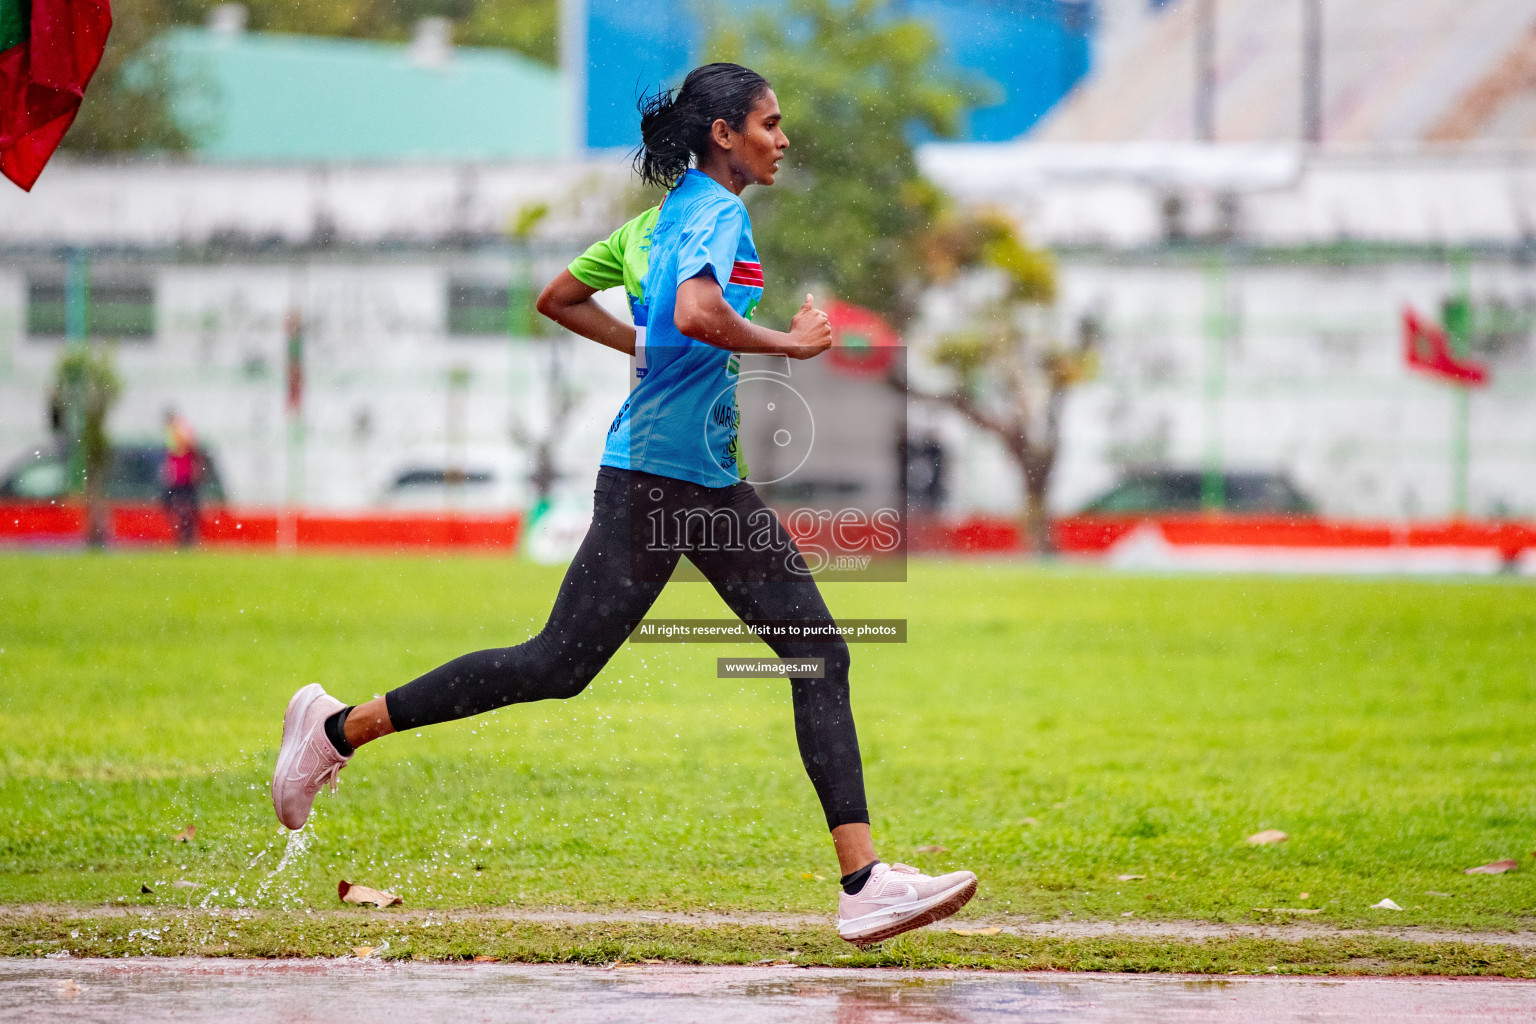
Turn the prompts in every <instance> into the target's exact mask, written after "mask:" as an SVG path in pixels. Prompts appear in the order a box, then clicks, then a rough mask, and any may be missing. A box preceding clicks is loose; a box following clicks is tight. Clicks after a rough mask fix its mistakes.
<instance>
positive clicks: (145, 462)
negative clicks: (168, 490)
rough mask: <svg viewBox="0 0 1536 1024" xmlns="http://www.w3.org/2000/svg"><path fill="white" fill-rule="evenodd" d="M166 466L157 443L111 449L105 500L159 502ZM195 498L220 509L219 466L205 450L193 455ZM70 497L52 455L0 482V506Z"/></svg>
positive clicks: (27, 461)
mask: <svg viewBox="0 0 1536 1024" xmlns="http://www.w3.org/2000/svg"><path fill="white" fill-rule="evenodd" d="M164 464H165V445H164V444H160V443H158V442H124V443H120V444H114V445H113V446H112V465H111V468H110V470H109V471H108V475H107V500H108V501H112V502H119V503H123V504H149V503H154V502H158V501H160V500H161V499H162V498H163V497H164V494H165V484H164V482H163V481H162V480H161V477H160V470H161V467H162V466H163V465H164ZM197 469H198V473H197V480H198V483H197V496H198V500H199V501H200V502H201V503H202V504H204V505H222V504H224V483H223V481H222V480H221V479H220V478H219V469H218V465H217V464H216V463H215V462H214V459H213V456H211V455H209V454H208V452H207V451H206V450H199V451H198V466H197ZM68 493H69V465H68V459H67V456H66V455H65V454H64V453H63V452H61V451H59V450H57V449H48V448H44V449H39V450H37V451H34V452H33V453H32V454H31V455H28V456H26V457H24V458H22V459H20V460H18V461H17V462H16V463H14V464H13V465H12V466H11V467H10V469H9V470H7V471H6V474H5V476H4V478H0V501H8V502H30V501H57V500H58V499H59V498H62V497H64V496H65V495H66V494H68Z"/></svg>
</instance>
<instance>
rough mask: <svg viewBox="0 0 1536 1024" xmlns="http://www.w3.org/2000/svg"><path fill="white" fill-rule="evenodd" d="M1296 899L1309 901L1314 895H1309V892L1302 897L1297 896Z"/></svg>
mask: <svg viewBox="0 0 1536 1024" xmlns="http://www.w3.org/2000/svg"><path fill="white" fill-rule="evenodd" d="M1296 898H1297V899H1299V900H1309V899H1311V898H1312V894H1311V893H1309V892H1304V893H1302V894H1301V895H1300V896H1297V897H1296Z"/></svg>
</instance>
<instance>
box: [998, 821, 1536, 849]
mask: <svg viewBox="0 0 1536 1024" xmlns="http://www.w3.org/2000/svg"><path fill="white" fill-rule="evenodd" d="M1019 824H1020V825H1038V824H1040V822H1039V820H1038V819H1036V818H1020V819H1019ZM1531 856H1533V857H1536V854H1532V855H1531Z"/></svg>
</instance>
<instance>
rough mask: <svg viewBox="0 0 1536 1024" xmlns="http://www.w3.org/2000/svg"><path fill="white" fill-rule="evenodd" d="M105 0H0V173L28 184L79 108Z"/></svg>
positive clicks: (102, 39) (108, 12)
mask: <svg viewBox="0 0 1536 1024" xmlns="http://www.w3.org/2000/svg"><path fill="white" fill-rule="evenodd" d="M111 28H112V9H111V7H110V6H109V4H108V0H0V174H4V175H5V176H6V177H7V178H10V179H11V180H12V181H14V182H15V183H16V184H18V185H20V186H21V187H22V188H24V189H27V190H30V189H31V188H32V184H33V182H35V181H37V176H38V175H39V174H42V173H43V166H44V165H45V164H47V163H48V158H49V157H51V156H53V151H54V150H55V149H57V148H58V147H59V142H60V140H61V139H63V138H64V133H65V132H67V131H69V126H70V125H71V124H73V123H74V120H75V114H76V113H77V112H78V111H79V110H80V98H81V97H82V96H83V95H85V86H86V83H87V82H89V81H90V80H91V75H93V74H95V73H96V65H98V64H100V63H101V51H102V50H103V49H104V48H105V47H106V45H107V33H108V32H109V31H110V30H111Z"/></svg>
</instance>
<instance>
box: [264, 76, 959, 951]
mask: <svg viewBox="0 0 1536 1024" xmlns="http://www.w3.org/2000/svg"><path fill="white" fill-rule="evenodd" d="M780 119H781V115H780V112H779V104H778V99H777V97H775V95H774V93H773V90H772V89H770V88H769V86H768V83H767V82H766V81H765V80H764V79H763V78H762V77H761V76H759V75H758V74H756V73H755V72H753V71H750V70H748V69H747V68H743V67H740V66H738V65H735V64H710V65H706V66H704V67H701V68H697V69H695V70H694V71H693V72H692V73H690V74H689V75H688V77H687V78H686V79H685V80H684V82H683V85H682V88H681V89H679V90H677V91H676V92H675V93H672V92H670V91H669V92H663V93H660V94H658V95H657V96H656V97H654V98H652V99H650V100H648V101H646V102H644V103H643V104H642V106H641V119H640V128H641V135H642V138H643V147H642V149H641V152H640V153H639V155H638V157H637V159H636V163H637V168H638V170H639V172H640V175H641V177H642V178H643V179H644V180H645V181H647V182H649V183H651V184H655V185H660V186H662V187H665V188H668V189H669V190H670V191H669V192H668V195H667V197H666V200H665V202H664V203H663V205H662V207H661V210H660V213H659V216H656V219H655V224H654V227H653V228H651V230H650V231H649V232H647V231H646V230H644V229H645V228H647V227H650V224H649V223H646V224H643V225H635V226H634V230H630V231H628V232H625V231H623V230H622V229H621V231H620V232H619V233H616V234H615V236H614V237H613V238H611V239H609V240H607V241H606V242H603V243H599V244H598V245H597V246H594V247H593V249H592V250H589V252H588V253H587V254H586V255H585V256H584V257H582V258H581V259H578V260H577V261H576V262H575V263H573V264H572V265H571V269H570V270H567V271H565V272H563V273H562V274H561V275H560V276H559V277H558V278H556V279H555V280H554V281H553V282H551V283H550V284H549V286H548V287H546V288H545V290H544V292H543V294H542V295H540V297H539V309H540V311H541V312H543V313H544V314H545V315H547V316H549V317H550V318H552V319H553V320H555V321H556V322H558V323H560V324H561V325H562V326H564V327H566V328H567V329H569V330H571V331H573V332H575V333H577V334H580V335H582V336H584V337H587V338H590V339H591V340H593V341H596V342H599V343H601V344H604V345H607V346H609V347H611V348H615V349H618V350H620V351H625V352H629V353H631V354H635V355H637V356H638V357H640V358H641V359H642V360H643V371H641V372H640V375H639V376H638V378H637V379H636V380H635V381H634V382H633V390H632V391H631V392H630V396H629V399H628V400H627V401H626V402H625V403H624V405H623V407H622V408H621V409H620V411H619V414H618V416H617V418H616V419H615V420H614V422H613V425H612V426H611V427H610V428H609V431H608V440H607V444H606V447H605V450H604V453H603V458H602V465H601V468H600V469H599V471H598V475H597V487H596V492H595V509H594V513H593V519H592V526H591V528H590V529H589V531H588V533H587V536H586V538H585V539H584V540H583V541H582V544H581V548H580V550H579V551H578V552H577V554H576V557H575V558H574V560H573V561H572V562H571V565H570V568H569V569H568V570H567V572H566V575H565V579H564V581H563V582H562V583H561V585H560V590H559V593H558V594H557V595H556V597H555V605H554V609H553V610H552V611H551V613H550V616H549V621H548V623H547V624H546V625H545V626H544V629H543V630H542V631H541V632H540V633H539V634H538V635H537V636H535V637H533V638H532V639H530V640H528V641H527V642H525V643H523V644H520V645H518V646H516V647H506V648H497V649H492V650H485V651H477V652H474V653H472V654H466V655H464V656H462V657H460V658H457V659H455V660H453V661H450V662H448V663H447V664H446V665H443V666H440V667H439V668H436V669H433V670H432V671H430V672H428V673H427V674H426V675H424V676H421V677H420V678H418V679H416V680H413V681H412V682H409V683H407V684H405V685H404V686H401V687H398V688H397V689H394V690H391V691H390V692H389V693H387V694H385V695H384V696H383V697H379V698H375V699H373V700H371V701H368V702H367V703H364V704H359V705H357V706H355V707H351V706H346V705H343V704H342V703H341V702H340V701H338V700H336V699H335V698H333V697H331V696H329V695H328V694H326V692H325V691H324V689H323V688H321V686H320V685H319V684H317V683H312V684H310V685H308V686H305V687H304V688H302V689H301V690H299V691H298V693H296V694H295V695H294V696H293V699H292V700H291V701H289V704H288V709H287V712H286V714H285V716H284V719H283V739H282V746H281V748H280V749H279V752H278V758H277V766H276V770H275V772H274V774H273V779H272V802H273V806H274V807H275V808H276V810H277V816H278V818H279V820H281V821H282V823H283V824H284V825H286V826H287V827H288V828H290V829H298V828H302V827H303V825H304V823H305V822H306V821H307V820H308V818H309V812H310V808H311V807H312V805H313V803H314V798H315V796H316V795H317V794H318V793H319V791H320V790H321V789H322V788H323V787H324V786H325V785H327V784H330V785H331V786H332V787H333V788H334V786H335V781H336V777H337V775H338V773H339V772H340V771H341V769H342V768H343V767H344V766H345V765H346V764H347V763H348V761H349V760H350V759H351V757H352V755H353V753H354V752H355V750H356V748H358V747H360V746H362V745H363V744H365V743H369V742H372V741H373V740H376V739H378V738H380V737H381V736H387V735H389V734H390V733H393V732H401V731H404V730H406V729H418V728H421V727H422V726H426V725H433V724H436V723H438V722H447V721H452V720H454V719H458V718H465V717H468V716H470V715H478V714H484V713H485V712H487V711H491V710H494V709H496V708H499V707H504V706H506V705H508V704H517V703H522V702H526V701H534V700H546V699H552V698H558V699H564V698H570V697H574V696H576V695H577V694H579V693H581V691H582V690H583V689H585V688H586V686H587V684H588V683H589V682H591V681H592V679H593V678H594V677H595V676H596V675H597V673H598V672H599V671H601V670H602V668H603V666H604V665H605V664H606V663H607V662H608V660H609V658H611V657H612V656H613V654H614V652H615V651H616V650H618V648H619V646H620V645H622V644H623V643H624V641H625V639H626V638H627V637H628V636H629V634H630V632H631V631H632V630H633V629H634V627H635V625H636V624H637V623H638V622H639V621H640V620H641V618H643V617H644V615H645V613H646V612H647V611H648V610H649V609H650V607H651V605H652V603H653V602H654V601H655V600H656V598H657V596H658V595H659V594H660V593H661V590H662V587H663V586H664V585H665V584H666V582H667V580H668V579H669V578H670V576H671V575H672V571H673V569H674V568H675V567H676V565H677V562H678V559H679V558H680V557H681V556H682V555H683V554H687V555H688V557H689V559H690V560H691V561H692V562H693V563H694V564H695V566H697V568H698V569H699V570H700V571H701V572H703V574H704V575H705V576H706V577H707V578H708V579H709V580H710V582H711V583H712V584H713V585H714V587H715V589H716V591H718V592H719V594H720V596H721V597H722V598H723V599H724V600H725V602H726V604H727V605H729V606H730V608H731V610H732V611H734V612H735V613H736V614H737V615H738V616H740V618H741V619H742V620H743V621H744V622H746V623H747V624H748V625H753V624H758V623H770V622H779V623H782V622H786V621H791V622H796V623H804V624H805V625H806V626H807V627H818V626H819V627H828V626H830V625H831V624H832V621H833V620H832V616H831V614H830V613H829V612H828V610H827V607H826V604H825V603H824V602H823V601H822V598H821V594H820V592H819V591H818V590H817V587H816V584H815V581H814V579H813V578H812V576H811V575H810V573H809V572H807V571H806V569H805V564H804V562H803V560H801V559H800V558H799V554H798V551H797V549H796V548H795V545H794V542H793V540H792V539H791V538H790V537H789V536H788V535H787V534H786V533H785V531H784V530H783V528H782V526H781V525H780V524H779V521H778V519H777V518H776V517H775V516H774V515H773V513H772V512H771V511H769V510H768V509H767V507H766V506H765V505H764V504H763V502H762V500H761V499H760V498H759V497H758V495H757V492H756V491H754V490H753V488H752V486H751V484H749V483H747V482H745V480H743V479H742V477H744V476H745V471H744V467H743V466H742V462H741V459H740V453H739V451H738V445H737V421H738V419H739V415H738V413H737V409H736V402H735V395H734V384H735V382H736V379H737V373H738V369H739V363H740V354H742V353H765V354H774V355H784V356H788V357H790V358H792V359H810V358H812V357H814V356H817V355H819V354H820V353H822V352H824V351H826V350H827V348H828V347H829V346H830V345H831V343H832V334H831V329H830V327H829V325H828V323H827V318H826V315H825V314H824V313H823V312H822V311H821V310H819V309H816V308H814V306H813V304H812V298H811V296H809V295H807V296H806V299H805V303H804V305H803V306H802V307H801V309H800V311H799V312H798V313H796V314H795V316H794V319H793V320H792V321H791V324H790V329H789V332H788V333H781V332H778V331H773V330H769V329H767V328H765V327H761V326H758V325H756V324H754V323H752V322H751V320H750V317H751V314H752V311H753V309H754V308H755V307H756V305H757V303H758V300H759V299H760V298H761V296H762V283H763V278H762V269H761V266H760V265H759V263H758V259H757V251H756V249H755V247H754V246H753V242H752V226H751V222H750V221H749V219H748V217H747V211H746V207H745V205H744V204H743V203H742V201H741V198H740V196H741V193H742V191H743V190H744V189H745V188H746V187H747V186H748V185H754V184H756V185H772V184H773V181H774V177H775V175H776V174H777V171H778V165H779V161H780V160H781V159H782V158H783V156H784V151H785V149H787V148H788V146H789V140H788V139H787V138H786V137H785V135H784V132H783V130H782V129H781V128H780V126H779V122H780ZM647 213H648V214H650V213H651V211H648V212H647ZM643 216H646V215H643ZM648 219H649V218H648V216H647V220H648ZM603 246H606V247H607V253H606V257H605V256H604V254H603V253H602V252H600V251H599V250H600V247H603ZM615 246H617V248H618V250H619V251H617V252H615V251H614V249H615ZM642 249H648V252H643V251H642ZM594 254H595V257H596V259H597V260H598V263H599V264H601V263H602V262H603V261H604V259H606V261H607V264H608V266H609V267H610V269H611V268H612V264H613V263H614V262H615V261H616V262H617V263H618V264H619V269H620V270H621V271H623V270H628V271H629V273H628V274H627V275H626V274H623V273H622V272H621V273H620V277H621V278H622V277H625V276H627V277H631V278H635V281H634V282H633V283H634V287H633V289H631V288H630V287H628V285H629V282H626V285H627V287H626V290H627V291H630V296H631V308H632V310H633V312H634V315H635V321H636V326H630V325H628V324H624V323H622V322H620V321H619V320H617V319H615V318H614V317H613V316H612V315H610V314H609V313H608V312H606V311H605V310H604V309H603V308H602V307H601V306H599V305H598V304H597V303H596V302H595V301H593V298H592V296H593V295H594V293H595V292H596V291H597V290H598V287H599V286H601V285H605V284H611V283H612V281H611V280H609V279H608V278H607V277H605V276H604V274H602V273H599V272H595V271H594V270H593V266H594V264H593V258H594ZM584 260H585V261H586V262H585V263H584V262H583V261H584ZM642 275H643V282H644V283H643V286H642V285H640V283H639V278H640V277H641V276H642ZM640 339H643V348H640V349H639V351H638V352H637V344H636V342H637V340H640ZM807 632H815V631H814V630H811V629H808V630H807ZM769 643H770V646H771V647H772V648H773V650H774V652H775V653H776V654H778V655H779V656H780V657H781V658H786V659H795V660H801V659H821V661H822V663H823V667H824V677H823V678H820V679H811V678H806V679H792V680H791V681H790V691H791V697H792V700H793V704H794V716H795V735H796V739H797V741H798V743H799V747H800V756H801V760H802V762H803V763H804V765H805V769H806V772H807V773H808V774H809V775H810V778H811V783H812V785H813V786H814V788H815V790H816V794H817V796H818V798H819V799H820V801H821V806H822V810H823V812H824V814H825V816H826V821H827V826H828V828H829V829H830V830H831V833H832V843H833V847H834V849H835V851H836V854H837V858H838V862H839V865H840V867H841V870H842V886H843V893H842V895H841V896H840V897H839V904H838V934H840V935H841V936H842V937H843V938H845V939H847V940H848V941H850V942H853V943H855V944H858V945H861V946H863V945H868V944H870V943H873V942H878V941H880V940H882V939H886V938H889V937H891V936H893V935H897V934H900V933H901V932H904V931H908V930H910V929H913V928H917V927H920V926H922V925H924V924H927V923H929V922H931V921H936V920H939V919H940V918H943V917H947V916H948V915H950V914H953V913H954V912H955V911H957V910H959V909H960V908H961V907H962V906H964V905H965V903H966V902H968V901H969V900H970V898H971V897H972V896H973V895H974V894H975V892H976V876H975V875H974V874H972V873H971V872H969V871H956V872H952V873H950V874H947V875H943V876H940V877H937V878H932V877H929V876H927V875H924V874H922V873H921V872H919V871H917V870H916V869H914V868H911V867H907V866H906V865H902V864H894V865H892V864H886V863H884V862H882V861H880V860H879V859H878V858H877V857H876V855H875V849H874V846H873V843H872V841H871V838H870V831H869V811H868V808H867V807H866V804H865V798H864V776H863V767H862V763H861V761H860V758H859V747H858V737H857V735H856V734H855V732H854V725H853V712H852V708H851V707H850V704H849V691H848V668H849V654H848V647H847V645H846V644H845V643H844V642H843V640H842V639H840V638H839V637H837V635H836V633H835V632H833V633H831V634H830V635H828V634H827V633H826V632H822V633H821V634H820V636H819V637H818V638H817V639H808V640H784V639H775V640H771V641H769Z"/></svg>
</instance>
